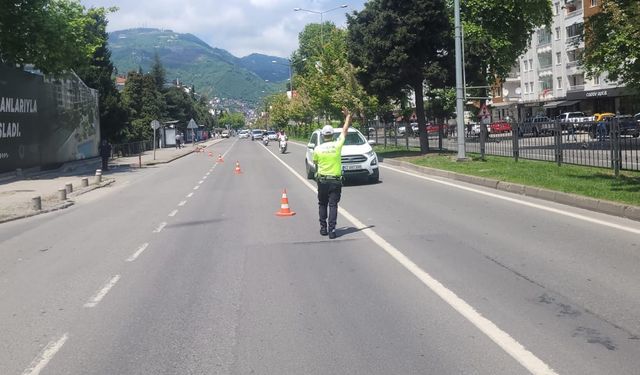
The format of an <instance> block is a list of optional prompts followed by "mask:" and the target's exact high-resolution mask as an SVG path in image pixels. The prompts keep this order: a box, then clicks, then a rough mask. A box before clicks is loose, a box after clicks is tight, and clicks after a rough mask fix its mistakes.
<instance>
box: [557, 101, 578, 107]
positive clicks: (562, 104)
mask: <svg viewBox="0 0 640 375" xmlns="http://www.w3.org/2000/svg"><path fill="white" fill-rule="evenodd" d="M577 102H578V101H577V100H566V101H564V102H561V103H560V104H558V107H570V106H572V105H574V104H576V103H577Z"/></svg>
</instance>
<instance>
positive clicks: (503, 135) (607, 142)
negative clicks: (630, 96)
mask: <svg viewBox="0 0 640 375" xmlns="http://www.w3.org/2000/svg"><path fill="white" fill-rule="evenodd" d="M406 125H407V126H408V125H409V124H406ZM401 126H402V124H398V123H391V124H384V123H380V122H372V123H370V124H369V134H368V138H369V139H373V140H375V141H376V144H378V145H380V146H383V147H400V148H406V149H407V150H408V149H409V148H412V147H413V148H415V147H420V140H419V138H418V137H417V136H415V135H414V134H413V133H410V132H408V131H405V132H404V133H403V134H401V135H400V134H398V127H401ZM472 128H473V127H465V150H466V152H469V153H477V154H480V155H481V156H482V155H496V156H505V157H512V158H514V159H515V160H516V161H517V160H519V159H529V160H541V161H548V162H554V163H556V164H558V165H562V164H574V165H583V166H591V167H600V168H610V169H612V170H614V171H615V172H616V173H618V172H619V171H620V170H631V171H640V125H638V123H637V122H633V121H625V120H619V119H613V120H611V121H607V122H603V123H601V124H599V123H596V122H593V121H584V122H583V121H578V122H566V123H565V122H560V121H550V122H526V123H515V122H512V123H508V126H507V127H505V126H502V127H501V129H495V128H493V131H491V130H492V127H491V126H490V125H487V126H486V129H487V131H488V132H487V134H485V135H484V136H482V135H481V134H478V132H477V131H472V130H471V129H472ZM405 129H408V127H405ZM363 134H365V136H366V135H367V133H366V132H363ZM429 149H430V150H432V151H456V150H457V134H456V133H455V127H442V131H440V132H439V133H438V132H435V133H433V132H432V133H429Z"/></svg>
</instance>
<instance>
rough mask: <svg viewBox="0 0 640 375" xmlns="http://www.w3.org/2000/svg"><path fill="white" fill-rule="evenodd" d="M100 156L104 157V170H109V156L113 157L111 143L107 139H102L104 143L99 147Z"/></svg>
mask: <svg viewBox="0 0 640 375" xmlns="http://www.w3.org/2000/svg"><path fill="white" fill-rule="evenodd" d="M98 151H99V153H100V157H101V158H102V170H103V171H108V170H109V158H110V157H111V145H110V144H109V142H107V140H106V139H103V140H102V143H101V144H100V147H99V150H98Z"/></svg>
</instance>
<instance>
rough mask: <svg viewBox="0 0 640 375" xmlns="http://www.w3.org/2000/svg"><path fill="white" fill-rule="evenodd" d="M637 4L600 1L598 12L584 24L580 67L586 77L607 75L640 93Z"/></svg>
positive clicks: (639, 7)
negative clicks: (582, 53)
mask: <svg viewBox="0 0 640 375" xmlns="http://www.w3.org/2000/svg"><path fill="white" fill-rule="evenodd" d="M639 19H640V3H639V2H638V1H634V0H603V2H602V11H601V12H600V13H597V14H595V15H593V16H591V17H589V18H587V20H586V22H585V34H584V37H585V49H584V55H583V59H584V67H585V70H586V71H587V74H588V75H589V76H590V77H593V76H596V75H600V74H602V73H608V79H609V80H611V81H620V82H623V83H624V84H625V85H627V86H629V87H633V88H635V89H640V23H638V20H639Z"/></svg>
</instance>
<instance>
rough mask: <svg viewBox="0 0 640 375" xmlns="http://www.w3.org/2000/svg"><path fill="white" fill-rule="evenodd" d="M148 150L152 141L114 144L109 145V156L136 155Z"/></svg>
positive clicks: (151, 147) (114, 157)
mask: <svg viewBox="0 0 640 375" xmlns="http://www.w3.org/2000/svg"><path fill="white" fill-rule="evenodd" d="M149 150H153V141H140V142H131V143H120V144H114V145H112V146H111V158H112V159H117V158H123V157H127V156H136V155H139V154H141V153H143V152H145V151H149Z"/></svg>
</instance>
